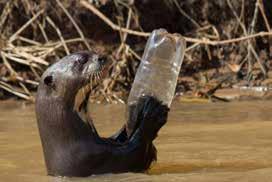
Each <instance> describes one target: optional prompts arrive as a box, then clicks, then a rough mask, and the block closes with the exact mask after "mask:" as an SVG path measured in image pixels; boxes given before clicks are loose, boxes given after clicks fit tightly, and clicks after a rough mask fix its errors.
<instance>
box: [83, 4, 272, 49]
mask: <svg viewBox="0 0 272 182" xmlns="http://www.w3.org/2000/svg"><path fill="white" fill-rule="evenodd" d="M80 3H81V5H82V6H84V7H85V8H87V9H89V10H90V11H92V12H93V13H94V14H95V15H97V16H98V17H99V18H101V19H102V20H103V21H104V22H105V23H106V24H107V25H109V26H110V27H111V28H112V29H113V30H116V31H122V32H126V33H128V34H132V35H137V36H143V37H148V36H149V35H150V34H151V33H150V32H139V31H134V30H130V29H126V28H122V27H120V26H118V25H116V24H114V23H113V22H112V21H111V20H110V19H109V18H107V17H106V16H105V15H104V14H103V13H101V12H100V11H99V10H98V9H96V8H95V7H94V6H93V5H91V4H89V3H88V2H87V1H85V0H81V1H80ZM265 36H272V32H258V33H256V34H252V35H247V36H244V37H239V38H234V39H228V40H219V41H211V40H209V39H207V38H202V39H196V38H191V37H185V36H184V38H185V40H186V41H187V42H191V43H199V44H208V45H212V46H217V45H224V44H230V43H236V42H241V41H246V40H249V39H254V38H257V37H265Z"/></svg>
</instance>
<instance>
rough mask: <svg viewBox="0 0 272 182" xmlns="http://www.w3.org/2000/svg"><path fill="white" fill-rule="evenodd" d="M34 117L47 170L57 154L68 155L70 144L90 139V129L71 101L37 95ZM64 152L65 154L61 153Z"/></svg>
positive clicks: (52, 166) (49, 169)
mask: <svg viewBox="0 0 272 182" xmlns="http://www.w3.org/2000/svg"><path fill="white" fill-rule="evenodd" d="M37 98H38V99H37V101H36V117H37V121H38V127H39V132H40V137H41V141H42V146H43V151H44V157H45V161H46V165H47V168H48V171H51V170H52V171H54V166H58V165H55V164H54V163H55V162H56V158H58V159H57V160H59V156H60V155H61V156H65V155H69V152H70V146H73V145H74V144H75V143H82V142H86V141H90V138H91V137H93V134H92V133H91V130H90V129H89V128H88V127H87V126H86V125H85V123H84V122H83V121H82V120H81V119H80V117H79V116H78V114H77V113H76V111H74V110H73V106H72V105H71V103H67V102H63V101H62V100H61V99H54V98H48V97H41V96H39V97H37ZM63 153H65V154H63Z"/></svg>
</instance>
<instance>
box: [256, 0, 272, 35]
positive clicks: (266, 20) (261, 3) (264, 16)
mask: <svg viewBox="0 0 272 182" xmlns="http://www.w3.org/2000/svg"><path fill="white" fill-rule="evenodd" d="M258 6H259V8H260V11H261V14H262V17H263V19H264V22H265V26H266V28H267V30H268V32H271V27H270V25H269V21H268V19H267V17H266V15H265V12H264V5H263V0H258Z"/></svg>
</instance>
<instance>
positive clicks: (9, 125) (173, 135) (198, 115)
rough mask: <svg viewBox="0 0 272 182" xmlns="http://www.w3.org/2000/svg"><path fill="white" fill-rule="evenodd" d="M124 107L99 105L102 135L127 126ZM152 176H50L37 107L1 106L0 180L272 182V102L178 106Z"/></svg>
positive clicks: (161, 140)
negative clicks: (45, 160)
mask: <svg viewBox="0 0 272 182" xmlns="http://www.w3.org/2000/svg"><path fill="white" fill-rule="evenodd" d="M123 111H124V106H123V105H93V109H92V113H93V118H94V119H95V120H96V122H95V124H96V127H97V128H98V131H99V132H100V134H101V135H104V136H109V135H111V134H113V133H114V132H115V131H117V130H118V129H119V128H120V127H121V125H122V124H123V120H124V119H123V118H124V112H123ZM155 143H156V146H157V149H158V161H157V163H155V164H154V165H153V166H152V168H151V169H150V170H149V171H148V173H146V174H134V173H124V174H105V175H95V176H91V177H88V178H60V177H49V176H47V175H46V170H45V166H44V161H43V155H42V148H41V143H40V139H39V135H38V130H37V125H36V120H35V113H34V106H33V105H27V104H25V103H18V102H12V101H5V102H0V181H1V182H2V181H3V182H6V181H9V182H13V181H14V182H15V181H16V182H17V181H20V182H24V181H35V182H36V181H39V182H44V181H46V182H47V181H56V182H59V181H61V182H68V181H69V182H70V181H73V182H81V181H84V182H85V181H131V182H132V181H133V182H134V181H186V182H191V181H192V182H193V181H195V182H199V181H207V182H212V181H229V182H232V181H239V182H240V181H262V182H264V181H272V103H271V101H251V102H232V103H198V102H196V103H189V102H187V103H174V104H173V105H172V109H171V113H170V117H169V121H168V123H167V125H166V126H165V127H164V128H163V129H162V130H161V132H160V134H159V137H158V138H157V139H156V142H155Z"/></svg>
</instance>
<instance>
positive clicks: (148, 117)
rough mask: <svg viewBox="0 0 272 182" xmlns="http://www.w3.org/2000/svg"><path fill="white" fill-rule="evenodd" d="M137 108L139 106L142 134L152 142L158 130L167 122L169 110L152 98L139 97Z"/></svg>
mask: <svg viewBox="0 0 272 182" xmlns="http://www.w3.org/2000/svg"><path fill="white" fill-rule="evenodd" d="M139 106H141V119H142V123H141V125H142V129H143V134H144V136H145V137H147V138H148V139H151V140H154V139H155V138H156V136H157V133H158V131H159V130H160V128H161V127H162V126H163V125H164V124H165V123H166V121H167V116H168V111H169V108H168V107H167V106H166V105H163V104H162V102H161V101H159V100H158V99H156V98H155V97H152V96H144V97H141V98H140V99H139Z"/></svg>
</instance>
